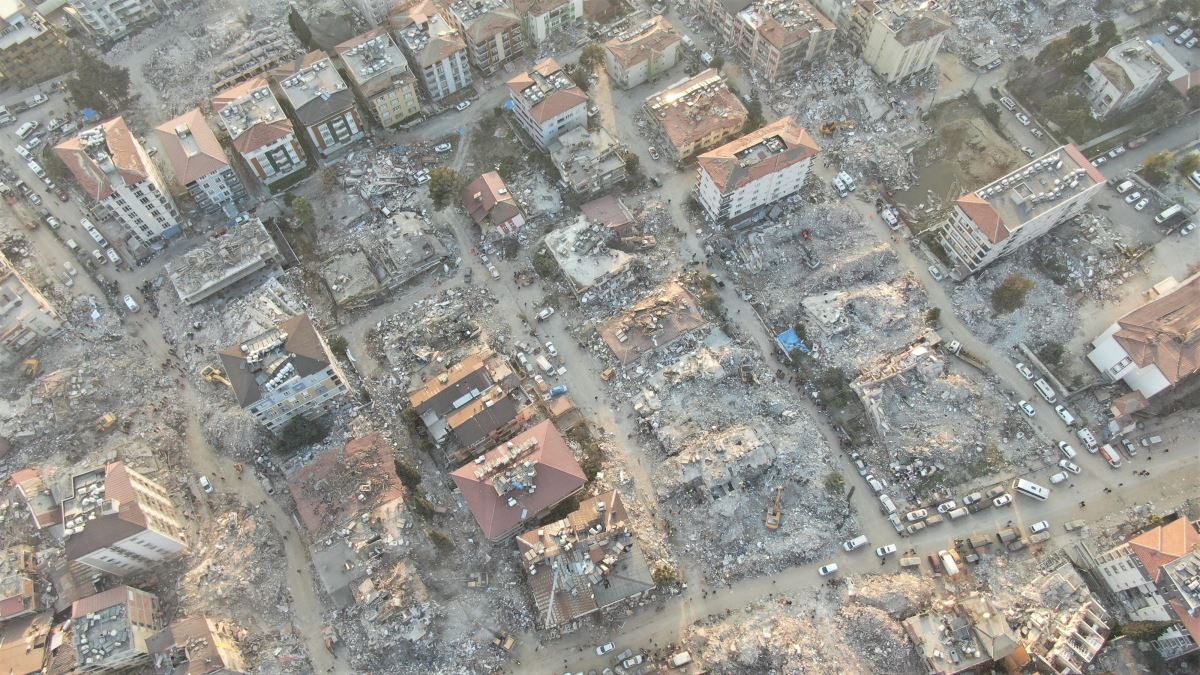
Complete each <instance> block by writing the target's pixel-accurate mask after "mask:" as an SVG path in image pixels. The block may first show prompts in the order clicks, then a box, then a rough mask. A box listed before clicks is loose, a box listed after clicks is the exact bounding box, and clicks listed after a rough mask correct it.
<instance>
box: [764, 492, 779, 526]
mask: <svg viewBox="0 0 1200 675" xmlns="http://www.w3.org/2000/svg"><path fill="white" fill-rule="evenodd" d="M782 522H783V486H782V485H780V486H779V487H777V488H775V500H774V503H773V504H771V506H770V507H768V508H767V517H766V520H765V521H764V524H765V525H766V526H767V529H768V530H778V529H779V524H780V523H782Z"/></svg>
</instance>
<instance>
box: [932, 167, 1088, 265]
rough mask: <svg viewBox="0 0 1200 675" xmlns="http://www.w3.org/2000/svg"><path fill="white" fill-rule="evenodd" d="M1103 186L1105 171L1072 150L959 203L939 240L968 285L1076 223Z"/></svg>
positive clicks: (1028, 168)
mask: <svg viewBox="0 0 1200 675" xmlns="http://www.w3.org/2000/svg"><path fill="white" fill-rule="evenodd" d="M1103 185H1104V175H1103V174H1101V173H1100V171H1099V169H1097V168H1096V167H1094V166H1092V163H1091V162H1089V161H1088V160H1087V158H1086V157H1084V156H1083V154H1082V153H1080V152H1079V149H1078V148H1076V147H1075V146H1074V145H1066V146H1062V147H1059V148H1055V149H1054V150H1051V151H1050V152H1048V153H1046V154H1044V155H1042V156H1041V157H1038V158H1037V159H1035V160H1033V161H1032V162H1030V163H1029V164H1026V165H1025V166H1022V167H1020V168H1018V169H1017V170H1016V171H1013V172H1012V173H1010V174H1008V175H1006V176H1003V177H1001V178H998V179H996V180H994V181H992V182H991V183H989V184H988V185H985V186H983V187H982V188H980V189H978V190H976V191H974V192H971V193H969V194H965V195H963V196H962V197H959V198H958V199H957V200H956V201H955V202H954V206H953V207H952V208H951V210H950V217H949V219H948V220H947V222H946V226H945V228H943V229H942V234H941V237H940V239H939V242H940V243H941V245H942V248H944V249H945V251H946V253H947V255H949V256H950V260H951V262H952V264H953V269H952V270H951V273H952V274H953V275H954V277H955V278H956V279H960V280H961V279H965V278H966V277H968V276H970V275H972V274H974V273H975V272H978V271H979V270H981V269H983V268H984V267H987V266H988V265H990V264H992V263H993V262H995V261H997V260H999V259H1000V258H1003V257H1004V256H1006V255H1009V254H1010V253H1012V252H1013V251H1015V250H1017V249H1018V248H1020V247H1021V246H1023V245H1025V244H1026V243H1028V242H1030V241H1033V240H1034V239H1037V238H1038V237H1040V236H1042V235H1043V234H1045V233H1047V232H1049V231H1050V230H1051V229H1053V228H1054V226H1055V225H1058V224H1059V223H1061V222H1063V221H1064V220H1068V219H1070V218H1073V217H1075V216H1076V215H1078V214H1079V212H1080V211H1082V210H1083V209H1084V207H1086V206H1087V204H1088V201H1090V200H1091V198H1092V195H1094V194H1095V193H1096V192H1097V191H1099V190H1100V189H1101V188H1102V187H1103Z"/></svg>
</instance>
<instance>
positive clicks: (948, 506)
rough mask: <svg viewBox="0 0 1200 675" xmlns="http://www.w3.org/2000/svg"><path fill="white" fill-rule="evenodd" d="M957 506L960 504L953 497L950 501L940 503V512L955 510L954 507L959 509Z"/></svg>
mask: <svg viewBox="0 0 1200 675" xmlns="http://www.w3.org/2000/svg"><path fill="white" fill-rule="evenodd" d="M957 508H958V504H957V503H955V501H954V500H953V499H951V500H950V501H948V502H946V503H944V504H938V513H946V512H948V511H953V510H954V509H957Z"/></svg>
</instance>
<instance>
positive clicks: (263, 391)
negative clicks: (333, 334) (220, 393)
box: [220, 314, 349, 431]
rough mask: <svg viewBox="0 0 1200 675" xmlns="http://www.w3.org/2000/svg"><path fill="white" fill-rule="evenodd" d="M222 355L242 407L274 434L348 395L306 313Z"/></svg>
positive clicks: (322, 411) (335, 364)
mask: <svg viewBox="0 0 1200 675" xmlns="http://www.w3.org/2000/svg"><path fill="white" fill-rule="evenodd" d="M220 356H221V365H222V367H224V369H225V377H226V378H227V379H228V380H229V383H230V387H231V388H232V389H233V394H234V396H235V397H237V401H238V405H240V406H241V407H243V408H245V409H247V410H248V411H249V412H250V414H252V415H254V417H255V419H257V420H258V421H259V423H260V424H262V425H263V426H265V427H266V428H267V429H269V430H271V431H278V430H280V429H282V428H283V427H284V426H286V425H287V423H288V422H290V421H292V420H293V419H294V418H296V417H298V416H303V417H305V418H308V419H316V418H318V417H320V416H321V415H323V414H325V412H326V411H327V410H329V408H330V407H331V406H332V405H333V404H334V403H335V402H336V399H338V398H340V397H342V396H343V395H345V394H346V392H347V391H349V389H348V388H347V386H346V376H345V374H344V373H342V369H341V366H339V365H338V362H337V359H336V358H334V356H333V354H332V353H331V352H330V351H329V345H327V344H325V340H323V339H322V338H321V334H320V333H318V332H317V327H316V326H314V325H313V323H312V321H310V320H309V318H308V316H306V315H304V314H300V315H297V316H293V317H291V318H290V319H287V320H286V321H283V322H281V323H280V324H279V325H278V326H276V327H274V328H271V329H270V330H268V331H266V332H264V333H261V334H259V335H256V336H254V337H252V338H250V339H249V340H245V341H243V342H242V343H240V344H238V345H237V346H234V347H230V348H228V349H225V350H223V351H222V352H221V354H220Z"/></svg>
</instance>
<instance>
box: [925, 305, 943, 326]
mask: <svg viewBox="0 0 1200 675" xmlns="http://www.w3.org/2000/svg"><path fill="white" fill-rule="evenodd" d="M941 318H942V308H941V307H930V308H929V311H927V312H925V323H926V325H929V326H936V325H938V321H940V320H941Z"/></svg>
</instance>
